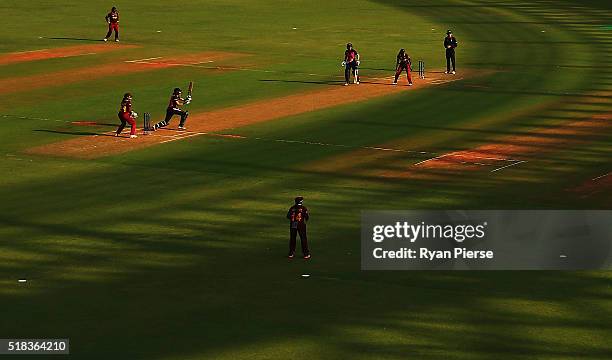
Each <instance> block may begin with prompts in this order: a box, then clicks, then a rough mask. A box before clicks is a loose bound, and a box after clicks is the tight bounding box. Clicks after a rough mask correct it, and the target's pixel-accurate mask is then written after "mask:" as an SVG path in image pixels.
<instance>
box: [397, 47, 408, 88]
mask: <svg viewBox="0 0 612 360" xmlns="http://www.w3.org/2000/svg"><path fill="white" fill-rule="evenodd" d="M411 66H412V60H411V59H410V56H408V54H407V53H406V50H404V49H400V51H399V53H398V54H397V61H396V62H395V80H393V85H397V79H399V76H400V75H401V74H402V71H404V70H406V77H407V78H408V86H412V75H411V72H412V70H411Z"/></svg>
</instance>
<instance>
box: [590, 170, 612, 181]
mask: <svg viewBox="0 0 612 360" xmlns="http://www.w3.org/2000/svg"><path fill="white" fill-rule="evenodd" d="M610 174H612V172H609V173H607V174H603V175H601V176H598V177H596V178H592V179H591V180H592V181H595V180H599V179H601V178H605V177H606V176H608V175H610Z"/></svg>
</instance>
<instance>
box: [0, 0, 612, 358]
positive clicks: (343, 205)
mask: <svg viewBox="0 0 612 360" xmlns="http://www.w3.org/2000/svg"><path fill="white" fill-rule="evenodd" d="M113 5H114V6H117V8H118V9H119V12H120V15H121V18H120V19H121V20H120V35H121V38H120V39H121V41H120V42H114V41H112V38H111V41H109V42H102V41H101V39H102V38H103V37H104V35H105V34H106V30H107V25H106V23H105V22H104V16H105V15H106V13H108V11H109V9H110V7H111V6H113ZM0 13H2V14H3V19H4V21H5V23H4V26H3V32H2V35H0V37H1V38H2V41H0V94H1V95H2V97H3V100H2V102H0V121H1V125H2V126H1V127H0V174H1V176H0V214H1V216H0V309H2V311H1V314H2V316H1V317H0V323H1V324H2V325H1V327H0V338H3V339H8V338H32V339H42V338H56V339H57V338H69V339H70V353H71V354H70V356H69V357H70V358H74V359H159V360H162V359H163V360H170V359H188V360H191V359H492V358H495V359H536V358H537V359H609V358H610V357H611V355H612V342H611V341H610V339H611V338H612V320H611V319H612V288H611V285H612V272H610V271H579V272H562V271H489V272H484V271H470V272H467V271H466V272H461V271H454V272H451V271H437V272H436V271H431V272H428V271H376V272H375V271H361V269H360V240H359V237H360V214H361V211H362V210H393V209H430V210H436V209H440V210H446V209H610V205H611V204H612V173H611V172H612V161H611V159H612V145H611V144H612V67H611V66H610V64H611V63H612V5H611V3H610V2H609V1H590V0H589V1H577V0H576V1H563V0H560V1H515V0H509V1H494V0H473V1H472V0H465V1H463V0H461V1H460V0H457V1H446V0H444V1H412V0H405V1H402V0H350V1H347V0H336V1H319V0H313V1H306V0H291V1H275V0H265V1H254V0H252V1H250V0H215V1H204V0H193V1H184V2H181V3H171V2H167V1H161V0H147V1H135V0H132V1H127V0H118V1H115V2H114V3H109V2H105V1H99V0H92V1H70V2H60V1H52V0H28V1H17V0H2V2H1V3H0ZM447 29H452V30H453V33H454V35H455V36H456V37H457V39H458V41H459V47H458V48H457V74H456V75H450V74H448V75H447V74H444V73H443V72H444V70H445V65H446V64H445V58H444V48H443V45H442V43H443V39H444V36H445V33H446V30H447ZM347 42H352V43H353V45H354V46H355V48H356V49H357V50H358V51H359V53H360V55H361V66H360V76H361V80H362V81H361V84H359V85H355V84H351V85H350V86H343V85H344V78H343V75H344V74H343V69H342V68H341V66H340V65H341V62H342V59H343V54H344V49H345V45H346V43H347ZM399 48H405V49H406V50H407V52H408V54H409V55H410V56H411V57H412V61H413V64H414V66H413V67H414V69H415V71H414V72H413V77H414V83H415V86H413V87H408V86H407V81H406V78H405V74H404V75H402V77H401V79H400V82H399V84H398V85H397V86H392V85H391V81H392V76H393V73H394V67H395V56H396V54H397V52H398V50H399ZM417 60H421V61H424V62H425V66H426V76H425V79H419V78H418V77H417V76H416V62H417ZM190 81H193V82H194V84H195V86H194V91H193V102H192V103H191V104H189V105H187V106H186V109H188V110H189V113H190V116H189V118H188V120H187V124H186V125H187V130H186V131H182V132H181V131H177V130H176V126H177V125H178V119H176V118H175V119H173V122H172V123H171V124H170V126H169V127H168V128H167V129H163V130H159V131H156V132H154V133H152V134H150V135H144V134H143V133H142V129H141V128H142V114H143V113H144V112H148V113H150V114H151V118H152V119H153V120H154V121H159V120H161V119H163V116H164V114H165V109H166V106H167V103H168V98H169V96H170V94H171V92H172V89H173V88H175V87H181V88H183V91H185V90H186V88H187V84H188V83H189V82H190ZM125 92H131V93H132V94H133V97H134V100H133V104H134V110H135V111H136V112H138V113H139V114H141V117H139V118H138V119H137V121H138V127H139V129H138V132H137V135H138V138H136V139H130V138H129V132H128V130H127V129H126V130H124V132H123V134H122V137H118V138H117V137H114V136H113V134H114V131H115V130H116V127H117V125H118V124H119V120H118V118H117V110H118V108H119V104H120V102H121V97H122V95H123V94H124V93H125ZM128 128H129V126H128ZM298 195H302V196H304V198H305V205H306V206H308V208H309V210H310V212H311V219H310V222H309V234H308V235H309V241H310V246H311V251H312V259H311V260H308V261H306V260H303V259H301V258H296V259H294V260H292V261H290V260H288V259H287V258H286V254H287V241H288V224H287V220H286V219H285V214H286V212H287V209H288V208H289V206H291V205H292V204H293V198H294V197H295V196H298ZM302 274H309V275H310V277H308V278H305V277H302ZM20 279H22V280H26V281H25V282H19V281H18V280H20ZM606 339H608V340H606ZM65 357H66V358H68V356H65ZM0 358H2V355H0ZM7 358H8V357H7ZM18 358H19V359H26V358H28V356H27V355H20V356H19V357H18ZM31 358H33V359H40V358H44V356H32V357H31ZM52 358H53V359H56V358H57V359H60V358H63V356H62V355H55V356H53V357H52Z"/></svg>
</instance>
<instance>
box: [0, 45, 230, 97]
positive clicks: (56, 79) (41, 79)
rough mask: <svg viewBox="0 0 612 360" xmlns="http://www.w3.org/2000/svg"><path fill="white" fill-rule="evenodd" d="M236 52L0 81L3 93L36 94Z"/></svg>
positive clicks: (122, 63)
mask: <svg viewBox="0 0 612 360" xmlns="http://www.w3.org/2000/svg"><path fill="white" fill-rule="evenodd" d="M232 56H234V54H233V53H223V52H203V53H200V54H193V55H189V56H181V57H176V58H167V59H164V61H159V62H145V61H143V62H121V63H111V64H105V65H100V66H91V67H85V68H81V69H69V70H62V71H57V72H51V73H47V74H38V75H30V76H21V77H12V78H8V79H3V80H0V94H9V93H14V92H23V91H32V90H36V89H43V88H47V87H52V86H59V85H66V84H71V83H76V82H79V81H83V80H93V79H98V78H102V77H109V76H119V75H127V74H133V73H139V72H146V71H154V70H159V69H166V68H171V67H177V66H183V65H188V64H193V63H194V62H198V63H199V62H206V61H217V60H220V59H225V58H230V57H232Z"/></svg>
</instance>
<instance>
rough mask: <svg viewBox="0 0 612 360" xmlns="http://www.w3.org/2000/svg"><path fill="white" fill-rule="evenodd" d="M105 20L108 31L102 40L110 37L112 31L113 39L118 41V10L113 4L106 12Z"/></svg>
mask: <svg viewBox="0 0 612 360" xmlns="http://www.w3.org/2000/svg"><path fill="white" fill-rule="evenodd" d="M105 19H106V22H107V23H108V32H107V33H106V36H105V37H104V41H107V40H108V38H110V37H111V35H112V33H113V31H114V32H115V41H119V11H117V8H116V7H114V6H113V8H112V9H111V11H110V12H109V13H108V14H106V18H105Z"/></svg>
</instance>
